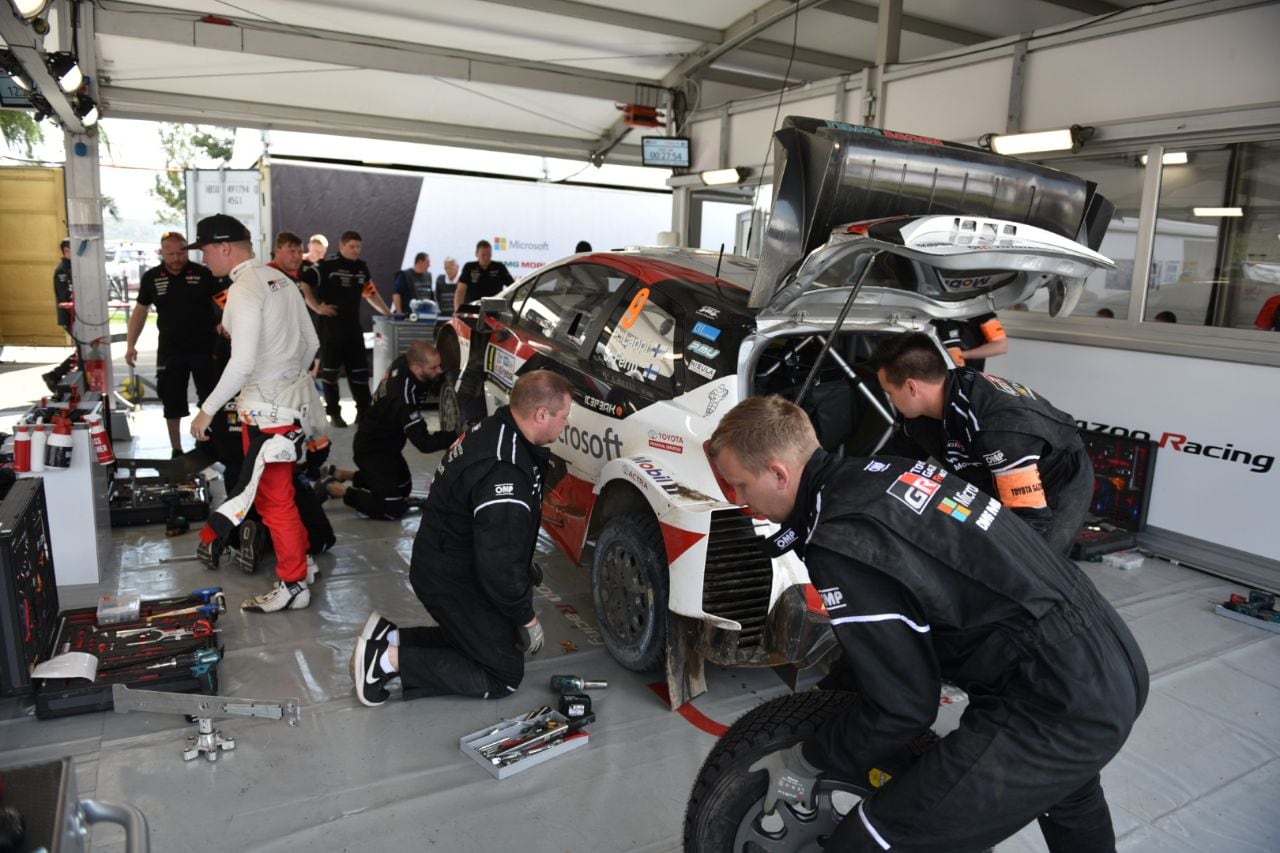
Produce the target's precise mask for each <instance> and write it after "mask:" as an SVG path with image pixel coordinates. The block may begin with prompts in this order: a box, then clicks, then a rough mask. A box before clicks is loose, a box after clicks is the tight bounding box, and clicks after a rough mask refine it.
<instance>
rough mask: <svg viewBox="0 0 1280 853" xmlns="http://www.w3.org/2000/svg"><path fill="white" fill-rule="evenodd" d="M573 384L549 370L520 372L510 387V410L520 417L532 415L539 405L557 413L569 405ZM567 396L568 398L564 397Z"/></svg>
mask: <svg viewBox="0 0 1280 853" xmlns="http://www.w3.org/2000/svg"><path fill="white" fill-rule="evenodd" d="M572 397H573V386H571V385H570V384H569V380H568V379H565V378H564V377H563V376H561V375H560V374H558V373H552V372H551V371H550V370H533V371H530V372H529V373H522V374H521V375H520V378H518V379H517V380H516V384H515V385H514V386H513V387H512V389H511V399H510V401H509V405H510V406H511V411H513V412H515V413H516V414H518V415H520V417H522V418H530V417H533V413H534V412H536V411H537V410H538V408H539V407H544V408H546V410H547V411H548V412H550V413H551V414H553V415H558V414H560V413H561V412H563V411H564V410H565V407H567V406H568V405H569V400H570V399H571V398H572ZM566 398H569V399H566Z"/></svg>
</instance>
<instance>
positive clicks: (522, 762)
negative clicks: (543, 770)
mask: <svg viewBox="0 0 1280 853" xmlns="http://www.w3.org/2000/svg"><path fill="white" fill-rule="evenodd" d="M594 721H595V717H594V716H589V717H586V718H583V719H579V720H574V721H570V720H569V719H567V718H566V717H564V716H563V715H562V714H561V713H560V712H559V711H554V710H552V709H551V708H549V707H547V708H540V709H538V710H537V711H534V712H532V713H530V714H526V715H525V716H523V717H519V718H516V719H513V720H500V721H498V722H496V723H494V724H493V725H491V726H488V727H486V728H483V729H481V730H480V731H478V732H472V733H471V734H467V735H463V736H462V738H461V739H460V740H459V741H458V747H459V749H461V750H462V753H463V754H464V755H466V756H468V757H469V758H471V760H473V761H475V762H476V763H477V764H479V765H480V766H481V767H483V768H484V769H485V770H487V771H489V775H491V776H493V777H494V778H495V779H506V778H507V777H508V776H514V775H515V774H517V773H521V772H523V771H525V770H528V769H529V768H531V767H536V766H538V765H539V764H543V763H545V762H547V761H550V760H551V759H553V758H555V757H556V756H558V755H563V754H564V753H566V752H570V751H571V750H575V749H578V748H580V747H584V746H586V745H587V741H588V740H590V735H589V734H588V733H587V732H586V730H585V727H586V726H587V725H589V724H590V723H592V722H594ZM548 724H550V725H553V726H555V727H556V730H558V731H561V732H563V734H562V735H554V739H551V740H545V741H539V740H538V739H539V738H540V737H541V738H545V737H546V730H547V726H548ZM522 745H523V746H524V747H525V750H526V752H527V754H526V755H524V756H522V757H519V758H518V759H517V760H512V761H511V762H510V763H504V762H502V761H501V760H499V759H496V758H493V757H490V756H488V755H486V754H485V753H486V752H491V754H495V755H500V754H502V751H501V750H499V751H497V752H492V751H493V750H496V748H497V747H499V746H504V747H506V748H507V749H508V750H513V751H515V752H519V751H520V748H521V746H522ZM508 755H510V753H508Z"/></svg>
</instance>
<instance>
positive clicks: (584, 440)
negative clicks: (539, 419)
mask: <svg viewBox="0 0 1280 853" xmlns="http://www.w3.org/2000/svg"><path fill="white" fill-rule="evenodd" d="M558 443H559V444H563V445H566V446H568V447H570V448H572V449H574V450H576V451H577V452H578V453H581V454H583V455H584V456H590V457H591V458H592V459H599V460H601V461H603V462H608V461H609V460H610V459H617V458H618V457H619V456H621V455H622V438H621V436H619V435H618V433H617V432H615V431H614V429H613V427H606V428H605V431H604V432H603V433H601V432H598V431H593V430H590V429H583V428H582V427H578V426H574V425H573V424H571V423H570V424H566V425H565V428H564V432H562V433H560V440H559V442H558Z"/></svg>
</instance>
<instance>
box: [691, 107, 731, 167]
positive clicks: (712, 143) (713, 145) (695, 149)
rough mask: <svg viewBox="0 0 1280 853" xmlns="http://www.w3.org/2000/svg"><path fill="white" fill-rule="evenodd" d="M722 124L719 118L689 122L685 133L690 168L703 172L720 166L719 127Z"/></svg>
mask: <svg viewBox="0 0 1280 853" xmlns="http://www.w3.org/2000/svg"><path fill="white" fill-rule="evenodd" d="M722 126H723V124H722V122H721V121H720V119H719V118H713V119H710V120H708V121H695V122H693V123H691V124H690V126H689V130H688V132H687V135H688V137H689V139H690V140H691V141H690V142H689V148H690V154H691V156H692V170H693V171H695V172H705V171H706V170H707V169H719V168H720V128H721V127H722Z"/></svg>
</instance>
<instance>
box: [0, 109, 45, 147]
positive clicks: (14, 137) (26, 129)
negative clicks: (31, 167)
mask: <svg viewBox="0 0 1280 853" xmlns="http://www.w3.org/2000/svg"><path fill="white" fill-rule="evenodd" d="M0 139H3V140H4V144H5V145H6V146H8V148H9V150H11V151H18V152H21V153H22V155H23V156H25V157H33V156H35V146H36V145H37V144H38V143H41V142H43V141H44V131H43V130H41V129H40V122H38V121H36V120H35V117H34V116H33V115H31V113H28V112H25V111H22V110H0Z"/></svg>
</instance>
